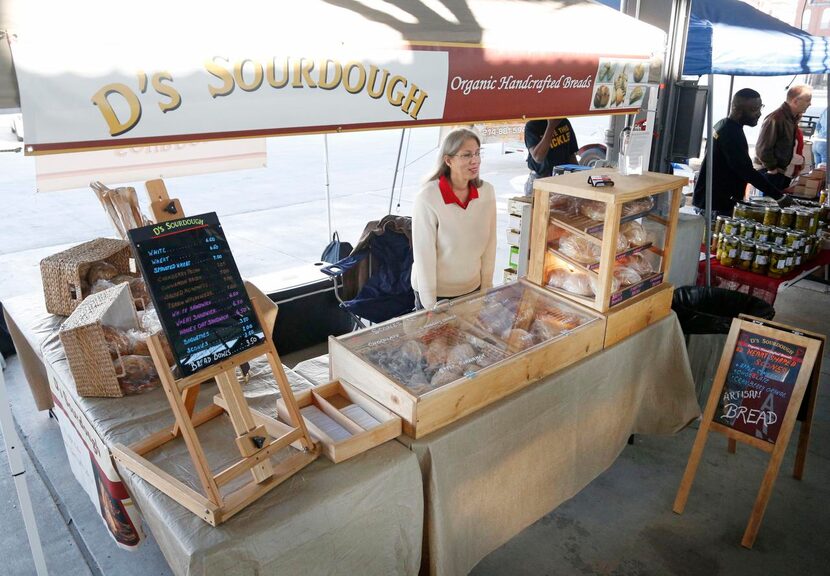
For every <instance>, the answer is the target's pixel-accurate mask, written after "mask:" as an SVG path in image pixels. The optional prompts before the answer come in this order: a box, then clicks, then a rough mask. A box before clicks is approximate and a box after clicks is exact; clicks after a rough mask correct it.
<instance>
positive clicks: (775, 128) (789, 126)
mask: <svg viewBox="0 0 830 576" xmlns="http://www.w3.org/2000/svg"><path fill="white" fill-rule="evenodd" d="M812 99H813V89H812V88H810V87H809V86H806V85H803V84H801V85H798V86H793V87H792V88H790V89H789V90H788V91H787V100H786V101H785V102H784V103H783V104H781V107H780V108H778V109H777V110H775V111H773V112H772V113H771V114H770V115H769V116H767V117H766V118H764V123H763V124H762V126H761V133H760V134H759V135H758V142H757V143H756V144H755V159H754V164H755V166H756V167H757V168H758V169H759V171H760V172H761V173H764V174H766V175H767V178H768V179H769V180H770V181H771V182H772V183H773V184H775V185H776V186H777V187H778V188H781V189H782V190H783V189H784V188H787V187H789V185H790V177H789V176H787V175H786V171H787V167H788V166H789V165H790V162H791V161H792V160H793V156H794V154H795V146H796V130H797V129H798V120H799V118H801V115H802V114H804V112H805V111H806V110H807V108H809V106H810V104H811V103H812ZM799 159H800V160H801V163H802V164H803V162H804V159H803V158H796V159H795V160H799Z"/></svg>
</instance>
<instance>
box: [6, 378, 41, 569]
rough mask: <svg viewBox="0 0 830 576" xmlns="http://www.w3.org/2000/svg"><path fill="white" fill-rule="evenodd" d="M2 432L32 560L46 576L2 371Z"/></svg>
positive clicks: (18, 440) (24, 469)
mask: <svg viewBox="0 0 830 576" xmlns="http://www.w3.org/2000/svg"><path fill="white" fill-rule="evenodd" d="M0 431H2V432H3V440H4V441H5V443H6V454H7V455H8V457H9V468H10V470H11V473H12V477H13V478H14V487H15V488H16V489H17V499H18V500H20V512H21V513H22V514H23V524H24V525H25V526H26V536H28V537H29V547H30V548H31V549H32V558H33V559H34V561H35V570H36V571H37V573H38V576H46V575H47V571H46V558H45V557H44V556H43V549H42V548H41V547H40V536H39V535H38V532H37V522H35V511H34V509H33V508H32V499H31V498H30V497H29V487H28V485H27V484H26V468H25V466H24V465H23V457H22V456H21V454H20V450H21V448H20V438H19V437H18V436H17V430H15V428H14V420H13V419H12V411H11V408H10V407H9V397H8V395H7V394H6V381H5V379H4V378H3V370H2V369H0Z"/></svg>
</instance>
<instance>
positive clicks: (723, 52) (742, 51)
mask: <svg viewBox="0 0 830 576" xmlns="http://www.w3.org/2000/svg"><path fill="white" fill-rule="evenodd" d="M826 72H830V39H828V38H823V37H818V36H812V35H810V34H808V33H807V32H804V31H803V30H800V29H798V28H795V27H793V26H790V25H789V24H786V23H784V22H782V21H781V20H778V19H777V18H773V17H772V16H770V15H768V14H764V13H763V12H761V11H760V10H756V9H755V8H753V7H752V6H750V5H749V4H746V3H744V2H740V1H739V0H693V2H692V11H691V15H690V18H689V33H688V36H687V38H686V57H685V61H684V64H683V74H686V75H690V76H694V75H703V74H726V75H730V76H785V75H788V74H824V73H826Z"/></svg>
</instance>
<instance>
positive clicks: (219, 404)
mask: <svg viewBox="0 0 830 576" xmlns="http://www.w3.org/2000/svg"><path fill="white" fill-rule="evenodd" d="M246 288H247V289H248V293H249V296H250V298H251V303H252V305H253V308H254V314H256V316H257V318H258V319H259V321H260V325H261V326H262V327H263V329H264V330H263V331H264V333H265V342H263V343H261V344H258V345H257V346H254V347H252V348H249V349H247V350H244V351H242V352H240V353H239V354H237V355H235V356H233V357H231V358H229V359H227V360H225V361H223V362H220V363H218V364H214V365H212V366H209V367H207V368H205V369H204V370H201V371H199V372H197V373H195V374H192V375H191V376H188V377H186V378H181V379H176V377H175V376H174V375H173V372H172V371H171V370H170V367H169V366H168V365H167V361H166V360H165V356H164V350H163V348H162V344H161V340H160V338H159V335H158V334H154V335H153V336H151V337H150V338H149V339H148V342H147V343H148V346H149V348H150V355H151V356H152V358H153V362H154V363H155V365H156V368H157V369H158V373H159V376H160V378H161V384H162V387H163V388H164V392H165V394H166V395H167V400H168V401H169V402H170V408H171V409H172V411H173V415H174V416H175V424H174V425H173V426H172V428H164V429H162V430H160V431H158V432H156V433H155V434H151V435H150V436H148V437H147V438H145V439H144V440H141V441H139V442H136V443H134V444H131V445H130V446H129V447H128V446H124V445H123V444H116V445H115V446H113V448H112V454H113V457H114V458H115V459H116V460H117V461H118V462H119V463H121V464H122V465H123V466H125V467H126V468H127V469H129V470H131V471H133V472H135V473H136V474H138V475H139V476H140V477H141V478H143V479H144V480H146V481H147V482H149V483H150V484H152V485H153V486H155V487H156V488H158V489H159V490H161V491H162V492H164V493H165V494H167V495H168V496H170V497H171V498H172V499H173V500H175V501H176V502H178V503H179V504H181V505H182V506H184V507H185V508H187V509H188V510H190V511H191V512H193V513H194V514H196V515H197V516H199V517H200V518H202V519H203V520H204V521H205V522H208V523H209V524H211V525H212V526H216V525H217V524H220V523H221V522H223V521H225V520H227V519H228V518H230V517H231V516H233V515H234V514H236V513H237V512H239V511H240V510H242V509H243V508H244V507H245V506H247V505H248V504H250V503H251V502H253V501H254V500H256V499H257V498H259V497H260V496H262V495H264V494H265V493H266V492H268V491H269V490H271V489H272V488H275V487H276V486H278V485H279V484H281V483H282V482H283V481H284V480H286V479H288V478H289V477H290V476H292V475H293V474H295V473H296V472H298V471H299V470H301V469H302V468H304V467H305V466H307V465H308V464H310V463H311V462H313V461H314V460H315V459H316V458H317V456H319V454H320V446H319V444H316V443H315V442H314V441H313V440H312V438H311V436H310V435H309V432H308V430H307V429H306V426H305V422H304V421H303V418H302V416H301V415H300V410H299V408H298V406H297V402H296V400H295V398H294V394H293V392H292V390H291V385H290V384H289V382H288V378H287V376H286V375H285V371H284V370H283V368H282V362H281V361H280V358H279V355H278V354H277V350H276V348H275V347H274V341H273V336H272V332H273V325H274V322H275V320H276V305H275V304H273V303H271V302H270V300H268V298H267V296H265V295H264V294H262V292H260V291H259V290H258V289H256V287H254V286H253V285H251V284H248V283H246ZM263 299H265V300H268V302H267V305H269V306H271V308H272V310H271V312H270V316H269V311H268V309H267V308H265V306H266V302H265V301H264V300H263ZM263 355H264V356H266V357H267V358H268V362H269V364H270V367H271V370H272V372H273V373H274V376H275V378H276V382H277V385H278V387H279V390H280V393H281V396H282V398H283V400H284V402H285V405H286V408H287V412H288V416H289V418H288V420H289V421H290V424H284V423H282V422H279V421H276V420H274V421H273V422H270V423H269V424H270V425H269V426H268V427H267V429H266V427H265V426H263V425H262V424H261V423H258V422H257V421H256V420H255V418H254V414H253V411H252V410H251V409H250V407H249V406H248V403H247V401H246V400H245V395H244V394H243V392H242V386H241V384H240V382H239V378H238V376H237V371H236V369H237V367H240V365H241V364H243V363H245V362H248V361H250V360H253V359H254V358H258V357H260V356H263ZM211 379H215V380H216V383H217V385H218V388H219V394H217V396H216V397H215V398H214V404H213V405H211V406H209V407H208V408H205V409H203V410H200V411H199V412H196V413H195V414H194V409H195V406H196V399H197V397H198V395H199V389H200V386H201V384H203V383H205V382H208V381H210V380H211ZM224 413H227V414H228V416H229V417H230V421H231V424H232V425H233V429H234V432H235V434H236V437H235V442H236V446H237V448H238V449H239V453H240V455H241V459H240V460H238V461H237V462H235V463H233V464H231V465H230V466H227V467H225V468H224V469H223V470H221V471H219V472H218V473H214V472H213V471H212V470H211V469H210V467H209V465H208V461H207V458H206V455H205V450H204V447H203V446H202V444H201V442H200V441H199V438H198V436H197V434H196V428H197V427H199V426H201V425H202V424H204V423H205V422H209V421H210V420H212V419H214V418H216V417H217V416H219V415H221V414H224ZM179 437H181V438H182V439H183V440H184V442H185V444H186V446H187V450H188V452H189V454H190V459H191V461H192V463H193V467H194V469H195V471H196V474H197V475H198V477H199V481H200V484H201V487H202V492H201V493H200V492H199V491H198V490H195V489H193V488H191V487H190V486H189V485H187V484H185V483H184V482H183V481H181V480H179V479H178V478H176V477H174V476H173V475H172V474H169V473H168V472H166V471H164V470H162V469H161V468H160V467H158V466H156V465H155V464H153V463H152V462H150V461H149V460H148V459H147V458H146V454H148V453H149V452H151V451H153V450H155V449H157V448H159V447H161V446H163V445H164V444H166V443H168V442H170V441H171V440H174V439H176V438H179ZM292 445H293V446H294V447H295V448H299V450H300V451H299V452H297V453H295V454H292V455H291V456H289V457H287V458H286V459H284V460H282V461H281V462H280V463H279V464H277V465H272V463H271V456H273V455H274V454H276V453H277V452H279V451H280V450H283V449H291V447H292ZM246 472H250V473H251V476H252V479H251V480H250V481H249V482H247V483H246V484H244V485H242V486H241V487H239V488H236V489H234V490H233V491H232V492H229V493H227V494H224V495H223V494H222V493H221V491H220V489H221V487H222V486H224V485H226V484H228V483H229V482H231V481H232V480H234V479H235V478H237V477H239V476H241V475H243V474H244V473H246Z"/></svg>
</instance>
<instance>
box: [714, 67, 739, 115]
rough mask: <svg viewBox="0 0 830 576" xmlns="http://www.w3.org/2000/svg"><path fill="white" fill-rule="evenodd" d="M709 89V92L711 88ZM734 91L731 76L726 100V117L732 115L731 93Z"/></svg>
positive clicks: (733, 77)
mask: <svg viewBox="0 0 830 576" xmlns="http://www.w3.org/2000/svg"><path fill="white" fill-rule="evenodd" d="M709 89H710V90H711V89H712V87H711V86H710V87H709ZM733 90H735V76H734V75H732V76H730V77H729V98H728V99H727V100H726V115H727V116H729V114H731V113H732V91H733Z"/></svg>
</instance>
